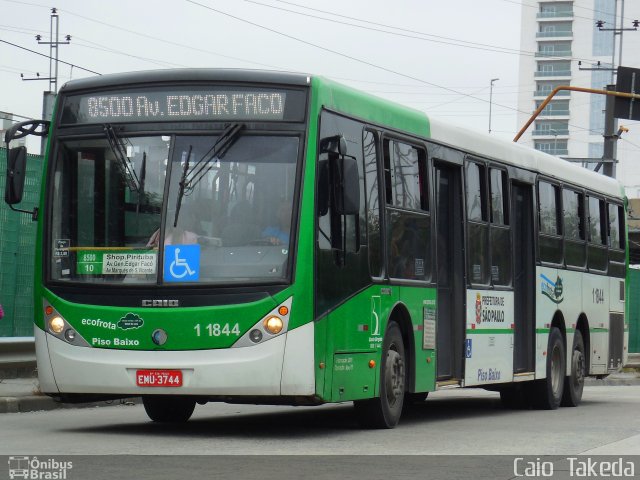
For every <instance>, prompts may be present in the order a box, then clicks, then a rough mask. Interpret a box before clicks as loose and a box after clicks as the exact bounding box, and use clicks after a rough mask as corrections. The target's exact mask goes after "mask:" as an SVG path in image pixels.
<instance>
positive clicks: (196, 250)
mask: <svg viewBox="0 0 640 480" xmlns="http://www.w3.org/2000/svg"><path fill="white" fill-rule="evenodd" d="M199 278H200V245H166V246H165V247H164V281H165V282H193V281H195V280H198V279H199Z"/></svg>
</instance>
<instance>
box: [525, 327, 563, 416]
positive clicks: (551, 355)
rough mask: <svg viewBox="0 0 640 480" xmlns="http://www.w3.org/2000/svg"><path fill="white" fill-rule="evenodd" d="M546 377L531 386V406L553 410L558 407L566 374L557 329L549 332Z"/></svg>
mask: <svg viewBox="0 0 640 480" xmlns="http://www.w3.org/2000/svg"><path fill="white" fill-rule="evenodd" d="M546 371H547V376H546V378H543V379H542V380H536V381H535V382H533V385H532V388H531V390H532V394H533V395H532V398H531V400H532V402H533V406H534V407H536V408H539V409H542V410H555V409H556V408H558V407H559V406H560V402H561V401H562V393H563V390H564V377H565V374H566V371H567V369H566V355H565V349H564V340H563V338H562V334H561V333H560V330H559V329H558V328H557V327H552V328H551V331H550V332H549V343H548V345H547V369H546Z"/></svg>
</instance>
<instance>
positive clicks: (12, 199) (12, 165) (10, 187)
mask: <svg viewBox="0 0 640 480" xmlns="http://www.w3.org/2000/svg"><path fill="white" fill-rule="evenodd" d="M26 167H27V147H16V148H12V149H11V150H9V157H8V158H7V182H6V188H5V191H4V201H5V202H7V203H8V204H9V205H15V204H16V203H20V202H21V201H22V192H23V190H24V178H25V173H26Z"/></svg>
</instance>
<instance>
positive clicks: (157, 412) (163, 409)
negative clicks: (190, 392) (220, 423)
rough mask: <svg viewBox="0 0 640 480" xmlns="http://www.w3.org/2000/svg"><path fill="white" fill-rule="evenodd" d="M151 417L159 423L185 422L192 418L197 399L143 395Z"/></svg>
mask: <svg viewBox="0 0 640 480" xmlns="http://www.w3.org/2000/svg"><path fill="white" fill-rule="evenodd" d="M142 404H143V405H144V410H145V412H147V415H148V416H149V418H150V419H151V420H152V421H154V422H159V423H184V422H186V421H187V420H189V419H190V418H191V415H192V414H193V410H194V409H195V408H196V401H195V400H192V399H190V398H189V397H164V396H157V397H156V396H153V397H142Z"/></svg>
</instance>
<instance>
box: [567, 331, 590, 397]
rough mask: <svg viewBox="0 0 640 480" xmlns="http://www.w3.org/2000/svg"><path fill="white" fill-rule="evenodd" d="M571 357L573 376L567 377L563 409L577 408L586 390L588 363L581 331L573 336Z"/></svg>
mask: <svg viewBox="0 0 640 480" xmlns="http://www.w3.org/2000/svg"><path fill="white" fill-rule="evenodd" d="M572 352H573V353H572V355H571V374H570V375H569V376H568V377H565V380H564V393H563V395H562V406H563V407H577V406H578V405H580V401H581V400H582V390H583V389H584V377H585V375H586V372H587V362H586V356H585V353H584V340H583V339H582V333H580V330H576V333H575V334H574V335H573V349H572Z"/></svg>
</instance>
